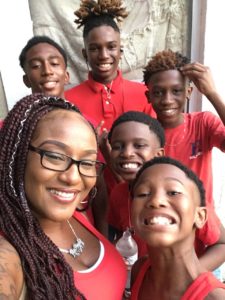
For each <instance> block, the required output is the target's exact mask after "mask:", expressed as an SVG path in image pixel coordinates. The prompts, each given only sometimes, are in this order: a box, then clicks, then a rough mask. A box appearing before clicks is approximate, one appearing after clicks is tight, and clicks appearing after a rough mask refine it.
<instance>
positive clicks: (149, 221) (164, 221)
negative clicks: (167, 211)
mask: <svg viewBox="0 0 225 300" xmlns="http://www.w3.org/2000/svg"><path fill="white" fill-rule="evenodd" d="M144 224H145V225H162V226H169V225H172V224H174V221H173V219H172V218H169V217H165V216H157V217H152V218H145V219H144Z"/></svg>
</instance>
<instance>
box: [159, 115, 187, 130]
mask: <svg viewBox="0 0 225 300" xmlns="http://www.w3.org/2000/svg"><path fill="white" fill-rule="evenodd" d="M157 119H158V121H159V122H160V123H161V125H162V127H163V128H165V129H166V128H175V127H177V126H179V125H181V124H183V123H184V115H183V114H180V115H179V117H177V119H176V120H167V119H166V118H165V119H162V120H161V119H159V118H157Z"/></svg>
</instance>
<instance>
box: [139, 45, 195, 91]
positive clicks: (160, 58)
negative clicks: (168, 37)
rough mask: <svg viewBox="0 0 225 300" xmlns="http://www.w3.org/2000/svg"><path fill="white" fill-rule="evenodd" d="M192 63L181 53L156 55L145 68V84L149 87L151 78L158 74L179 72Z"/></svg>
mask: <svg viewBox="0 0 225 300" xmlns="http://www.w3.org/2000/svg"><path fill="white" fill-rule="evenodd" d="M188 63H190V59H189V58H188V57H186V56H183V55H182V54H181V53H179V52H173V51H172V50H164V51H161V52H158V53H156V54H155V55H154V56H153V57H152V58H151V59H150V61H149V62H148V64H147V65H146V67H145V68H144V71H143V73H144V83H145V85H146V86H147V85H148V83H149V81H150V79H151V76H152V75H153V74H155V73H157V72H161V71H168V70H178V71H179V69H180V67H183V66H185V65H186V64H188Z"/></svg>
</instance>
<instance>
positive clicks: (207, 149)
mask: <svg viewBox="0 0 225 300" xmlns="http://www.w3.org/2000/svg"><path fill="white" fill-rule="evenodd" d="M191 81H192V82H193V83H194V84H195V86H196V87H197V88H198V90H199V91H200V92H201V93H202V94H204V95H205V96H206V97H207V99H208V100H209V101H210V102H211V103H212V105H213V106H214V108H215V109H216V111H217V113H218V115H219V117H218V116H216V115H214V114H212V113H210V112H194V113H184V107H185V104H186V99H189V98H190V95H191V92H192V86H191V84H190V82H191ZM144 82H145V85H146V86H147V88H148V91H147V92H146V96H147V98H148V101H149V102H150V103H151V104H152V106H153V108H154V110H155V112H156V114H157V119H158V120H159V122H160V123H161V124H162V126H163V128H164V130H165V136H166V143H165V153H166V155H168V156H170V157H173V158H175V159H178V160H179V161H181V162H182V163H184V164H185V165H187V166H188V167H189V168H190V169H192V170H193V171H194V172H195V173H196V174H197V175H198V177H199V178H200V179H201V180H202V181H203V183H204V187H205V190H206V204H207V207H209V211H212V213H214V205H213V192H212V184H213V180H212V148H213V147H217V148H219V149H220V150H221V151H225V126H224V124H225V103H224V101H223V100H222V98H221V97H220V95H219V94H218V92H217V90H216V88H215V85H214V82H213V79H212V75H211V72H210V70H209V68H208V67H205V66H204V65H202V64H200V63H189V60H188V59H187V58H186V57H184V56H182V55H181V54H180V53H177V52H173V51H171V50H168V51H162V52H159V53H157V54H156V55H155V56H153V57H152V59H151V60H150V61H149V63H148V64H147V66H146V67H145V70H144ZM209 218H211V214H210V215H209ZM217 221H218V222H217V223H218V224H219V223H220V222H219V219H218V218H217ZM208 223H209V222H207V223H206V226H204V228H203V229H202V230H201V231H200V232H201V234H202V236H201V237H200V239H204V236H205V234H208V237H209V238H210V237H211V238H210V239H211V241H210V244H213V243H214V242H215V241H216V240H217V239H218V236H219V235H220V233H219V230H218V229H219V227H218V228H217V226H216V224H215V226H214V227H208V228H207V225H208ZM200 232H198V234H199V233H200ZM224 246H225V245H224ZM203 251H204V246H203V245H198V254H200V253H202V252H203ZM224 253H225V249H224ZM224 259H225V257H224Z"/></svg>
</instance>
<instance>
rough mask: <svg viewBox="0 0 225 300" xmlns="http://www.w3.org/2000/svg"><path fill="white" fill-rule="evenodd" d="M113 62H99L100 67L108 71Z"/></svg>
mask: <svg viewBox="0 0 225 300" xmlns="http://www.w3.org/2000/svg"><path fill="white" fill-rule="evenodd" d="M111 65H112V64H98V67H99V69H101V70H102V71H108V70H109V69H110V68H111Z"/></svg>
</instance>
